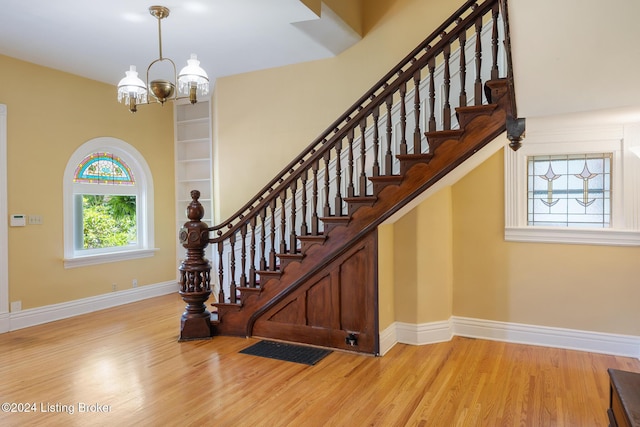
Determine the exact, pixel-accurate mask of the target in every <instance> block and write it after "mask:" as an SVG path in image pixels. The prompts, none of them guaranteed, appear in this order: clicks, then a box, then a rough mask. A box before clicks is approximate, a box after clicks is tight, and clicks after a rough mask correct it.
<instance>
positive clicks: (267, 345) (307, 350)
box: [240, 341, 331, 365]
mask: <svg viewBox="0 0 640 427" xmlns="http://www.w3.org/2000/svg"><path fill="white" fill-rule="evenodd" d="M240 353H242V354H250V355H252V356H260V357H268V358H269V359H277V360H284V361H287V362H295V363H303V364H305V365H315V364H316V363H318V362H319V361H320V360H322V358H323V357H325V356H326V355H327V354H329V353H331V350H325V349H322V348H315V347H307V346H303V345H294V344H285V343H281V342H274V341H260V342H257V343H255V344H253V345H252V346H249V347H247V348H245V349H244V350H240Z"/></svg>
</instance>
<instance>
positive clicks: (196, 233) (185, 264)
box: [178, 190, 212, 341]
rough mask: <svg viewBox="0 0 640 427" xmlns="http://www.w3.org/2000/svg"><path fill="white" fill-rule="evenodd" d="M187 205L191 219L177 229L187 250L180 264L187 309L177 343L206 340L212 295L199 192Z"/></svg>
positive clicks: (194, 191)
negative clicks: (210, 297) (208, 308)
mask: <svg viewBox="0 0 640 427" xmlns="http://www.w3.org/2000/svg"><path fill="white" fill-rule="evenodd" d="M191 198H192V199H193V200H192V201H191V203H189V205H188V206H187V217H188V218H189V219H190V221H189V222H185V224H184V225H183V226H182V228H181V229H180V243H181V244H182V246H184V247H185V249H186V250H187V257H186V258H185V259H184V260H183V261H182V262H181V263H180V267H179V268H178V270H179V271H180V296H182V299H183V300H184V302H185V303H187V306H186V308H185V311H184V313H182V318H181V322H180V341H184V340H195V339H209V338H211V336H212V329H211V313H209V311H208V310H207V307H206V305H205V302H206V301H207V299H209V295H211V283H210V272H211V263H209V261H208V260H207V259H206V258H205V257H204V250H205V248H206V247H207V245H208V244H209V226H208V225H207V224H206V223H204V222H202V221H200V220H201V219H202V217H203V216H204V208H203V207H202V205H201V204H200V202H199V201H198V198H200V192H199V191H197V190H193V191H192V192H191Z"/></svg>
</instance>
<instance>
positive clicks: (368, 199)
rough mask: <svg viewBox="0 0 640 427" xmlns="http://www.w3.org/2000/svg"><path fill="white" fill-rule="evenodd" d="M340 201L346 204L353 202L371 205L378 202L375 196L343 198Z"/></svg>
mask: <svg viewBox="0 0 640 427" xmlns="http://www.w3.org/2000/svg"><path fill="white" fill-rule="evenodd" d="M342 200H344V201H345V202H347V203H353V202H356V203H357V202H363V203H371V202H375V201H376V200H378V198H377V197H376V196H354V197H344V198H343V199H342Z"/></svg>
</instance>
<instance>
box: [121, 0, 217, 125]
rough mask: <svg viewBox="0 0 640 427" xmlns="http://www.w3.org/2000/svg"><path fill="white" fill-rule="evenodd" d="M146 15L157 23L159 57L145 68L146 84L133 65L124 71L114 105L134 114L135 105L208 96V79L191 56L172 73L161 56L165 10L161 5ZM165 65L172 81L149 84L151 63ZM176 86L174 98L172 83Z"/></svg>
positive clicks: (172, 65)
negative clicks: (127, 108)
mask: <svg viewBox="0 0 640 427" xmlns="http://www.w3.org/2000/svg"><path fill="white" fill-rule="evenodd" d="M149 13H150V14H151V15H152V16H154V17H155V18H156V19H157V20H158V51H159V57H158V59H156V60H155V61H153V62H152V63H151V64H149V66H148V67H147V82H149V84H148V85H147V84H146V83H145V82H143V81H142V79H140V77H138V72H137V71H136V67H135V65H132V66H131V67H130V68H129V71H126V72H125V77H124V78H123V79H122V80H120V82H119V83H118V102H121V103H123V104H127V105H128V107H129V111H131V112H132V113H135V112H136V111H137V110H138V109H137V106H138V105H144V104H149V103H151V102H158V103H160V104H164V103H165V102H166V101H170V100H178V99H185V98H187V97H188V98H189V101H190V102H191V103H192V104H195V103H196V102H198V96H204V95H207V94H208V93H209V77H208V76H207V73H206V72H205V71H204V70H203V69H202V68H201V67H200V61H198V57H197V56H196V55H194V54H191V59H189V60H187V66H186V67H184V68H183V69H182V70H180V73H177V72H176V64H175V63H174V62H173V61H172V60H171V59H169V58H164V57H163V56H162V24H161V21H162V20H163V19H164V18H166V17H167V16H169V9H168V8H166V7H164V6H151V7H150V8H149ZM164 61H166V62H168V63H170V64H171V67H172V68H173V81H170V80H166V79H155V80H152V81H149V70H150V69H151V67H153V66H154V65H155V64H157V63H160V62H164ZM175 82H177V84H178V94H180V95H183V96H178V94H177V93H176V84H175Z"/></svg>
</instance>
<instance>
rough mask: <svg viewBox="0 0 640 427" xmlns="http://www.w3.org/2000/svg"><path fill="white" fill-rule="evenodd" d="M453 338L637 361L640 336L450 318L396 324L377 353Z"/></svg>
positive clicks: (385, 334)
mask: <svg viewBox="0 0 640 427" xmlns="http://www.w3.org/2000/svg"><path fill="white" fill-rule="evenodd" d="M454 335H456V336H461V337H469V338H480V339H486V340H492V341H504V342H510V343H518V344H528V345H539V346H544V347H556V348H566V349H570V350H579V351H588V352H591V353H603V354H611V355H616V356H626V357H635V358H640V336H634V335H619V334H607V333H602V332H590V331H581V330H576V329H565V328H552V327H548V326H537V325H525V324H520V323H509V322H497V321H493V320H483V319H473V318H468V317H458V316H452V317H451V318H450V319H449V320H448V321H440V322H432V323H423V324H411V323H402V322H395V323H393V324H392V325H390V326H389V327H388V328H386V329H385V330H384V331H382V332H381V333H380V354H381V355H384V354H385V353H386V352H388V351H389V350H390V349H391V348H392V347H393V346H394V345H395V344H396V343H403V344H411V345H425V344H434V343H437V342H442V341H448V340H450V339H451V338H452V337H453V336H454Z"/></svg>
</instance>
